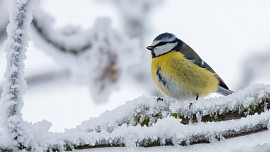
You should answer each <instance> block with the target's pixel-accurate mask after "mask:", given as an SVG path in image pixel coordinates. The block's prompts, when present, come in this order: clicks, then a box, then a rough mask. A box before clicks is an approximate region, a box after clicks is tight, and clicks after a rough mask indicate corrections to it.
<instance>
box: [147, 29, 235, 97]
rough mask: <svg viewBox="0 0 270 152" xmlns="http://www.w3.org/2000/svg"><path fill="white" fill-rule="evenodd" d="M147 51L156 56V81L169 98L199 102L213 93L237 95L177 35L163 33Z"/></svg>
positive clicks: (153, 68) (154, 68)
mask: <svg viewBox="0 0 270 152" xmlns="http://www.w3.org/2000/svg"><path fill="white" fill-rule="evenodd" d="M146 48H147V49H148V50H150V51H151V54H152V65H151V74H152V79H153V81H154V83H155V85H156V86H157V88H158V89H159V90H160V91H161V92H162V93H164V94H165V95H166V96H169V97H173V98H176V99H180V100H190V99H196V100H198V98H199V96H207V95H208V94H210V93H212V92H217V93H220V94H222V95H225V96H226V95H229V94H231V93H232V92H233V91H231V90H229V88H228V87H227V85H226V84H225V83H224V81H223V80H222V79H221V78H220V77H219V76H218V75H217V74H216V72H215V71H214V70H213V69H212V68H211V67H210V66H209V65H208V64H207V63H206V62H205V61H204V60H202V59H201V58H200V56H199V55H198V54H197V53H196V52H195V51H194V50H193V49H192V48H191V47H189V46H188V45H187V44H186V43H185V42H183V41H181V40H180V39H178V38H177V37H176V36H175V35H173V34H171V33H162V34H160V35H158V36H157V37H156V38H155V39H154V41H153V43H152V45H150V46H147V47H146Z"/></svg>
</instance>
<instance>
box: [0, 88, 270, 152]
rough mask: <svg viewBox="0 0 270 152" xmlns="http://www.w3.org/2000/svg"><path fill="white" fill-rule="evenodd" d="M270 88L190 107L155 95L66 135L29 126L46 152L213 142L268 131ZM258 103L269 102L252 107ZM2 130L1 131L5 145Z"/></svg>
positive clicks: (44, 126)
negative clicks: (234, 114)
mask: <svg viewBox="0 0 270 152" xmlns="http://www.w3.org/2000/svg"><path fill="white" fill-rule="evenodd" d="M269 91H270V86H268V85H255V86H251V87H248V88H246V89H244V90H242V91H238V92H236V93H234V94H232V95H229V96H226V97H218V98H211V99H200V100H198V101H195V102H193V104H192V106H191V108H190V102H189V101H176V100H164V101H158V102H157V100H156V99H157V98H156V97H145V96H143V97H140V98H137V99H135V100H132V101H128V102H127V103H126V104H125V105H122V106H120V107H118V108H116V109H114V110H112V111H107V112H105V113H103V114H102V115H101V116H99V117H97V118H91V119H89V120H88V121H85V122H83V123H82V124H81V125H80V126H78V127H76V128H75V129H69V130H66V131H65V132H64V133H62V134H60V133H58V134H56V133H50V132H48V130H49V128H50V123H48V122H46V121H43V122H41V123H37V124H28V127H27V128H29V130H31V131H29V132H31V134H32V135H31V136H32V137H34V140H35V141H36V142H37V143H38V145H40V146H41V147H42V148H43V150H60V151H63V150H72V149H84V148H96V147H119V146H126V147H134V146H144V147H149V146H160V145H190V144H196V143H209V142H214V141H217V140H224V139H226V138H233V137H237V136H243V135H247V134H251V133H256V132H260V131H264V130H267V129H268V128H269V124H270V123H269V122H270V111H269V106H268V103H269ZM258 105H264V106H263V108H258V109H256V108H255V109H252V108H253V107H257V106H258ZM249 108H250V110H249V111H246V113H244V115H243V117H241V118H239V117H237V119H231V120H226V119H222V121H220V120H215V118H214V120H213V121H211V122H209V121H208V120H203V119H201V118H203V117H204V116H207V115H212V114H213V115H216V116H219V115H226V113H230V111H237V112H239V113H241V112H243V109H249ZM253 110H255V111H253ZM257 110H258V111H257ZM256 111H257V112H256ZM199 112H202V113H200V114H198V113H199ZM258 113H260V114H258ZM175 114H179V115H183V118H184V116H186V117H187V118H188V117H189V116H191V114H197V115H196V116H197V120H196V122H194V123H190V124H188V125H187V124H185V123H184V124H183V123H181V122H183V120H184V119H181V118H179V117H175ZM190 118H191V117H190ZM204 121H206V122H204ZM1 134H2V132H1V129H0V144H1Z"/></svg>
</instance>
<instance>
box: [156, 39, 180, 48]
mask: <svg viewBox="0 0 270 152" xmlns="http://www.w3.org/2000/svg"><path fill="white" fill-rule="evenodd" d="M175 42H176V40H174V41H169V42H159V43H158V44H156V45H155V46H154V47H157V46H161V45H164V44H167V43H175Z"/></svg>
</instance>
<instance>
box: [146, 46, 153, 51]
mask: <svg viewBox="0 0 270 152" xmlns="http://www.w3.org/2000/svg"><path fill="white" fill-rule="evenodd" d="M146 48H147V49H148V50H150V51H152V50H153V49H154V47H153V46H151V45H150V46H147V47H146Z"/></svg>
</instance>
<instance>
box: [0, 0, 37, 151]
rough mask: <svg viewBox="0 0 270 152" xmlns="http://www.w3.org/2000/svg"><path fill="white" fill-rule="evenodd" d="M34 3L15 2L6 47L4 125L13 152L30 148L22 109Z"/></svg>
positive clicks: (3, 103) (13, 2)
mask: <svg viewBox="0 0 270 152" xmlns="http://www.w3.org/2000/svg"><path fill="white" fill-rule="evenodd" d="M32 1H35V0H12V1H11V10H10V19H9V20H10V23H9V25H8V28H7V33H8V40H7V41H6V43H5V51H6V53H7V68H6V73H5V82H4V86H3V93H2V100H1V121H2V124H3V126H5V129H7V132H8V134H9V136H8V137H9V138H10V139H6V140H10V148H11V149H13V150H18V149H25V148H27V147H28V146H29V144H30V140H29V137H28V135H27V133H26V132H25V128H24V122H23V120H22V117H21V108H22V106H23V98H22V96H23V93H24V90H25V88H26V82H25V80H24V77H23V76H24V71H23V70H24V63H23V60H24V59H25V51H26V47H27V43H28V35H27V31H28V28H29V25H30V22H31V20H32V8H31V7H30V5H31V4H32V3H33V2H32Z"/></svg>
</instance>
